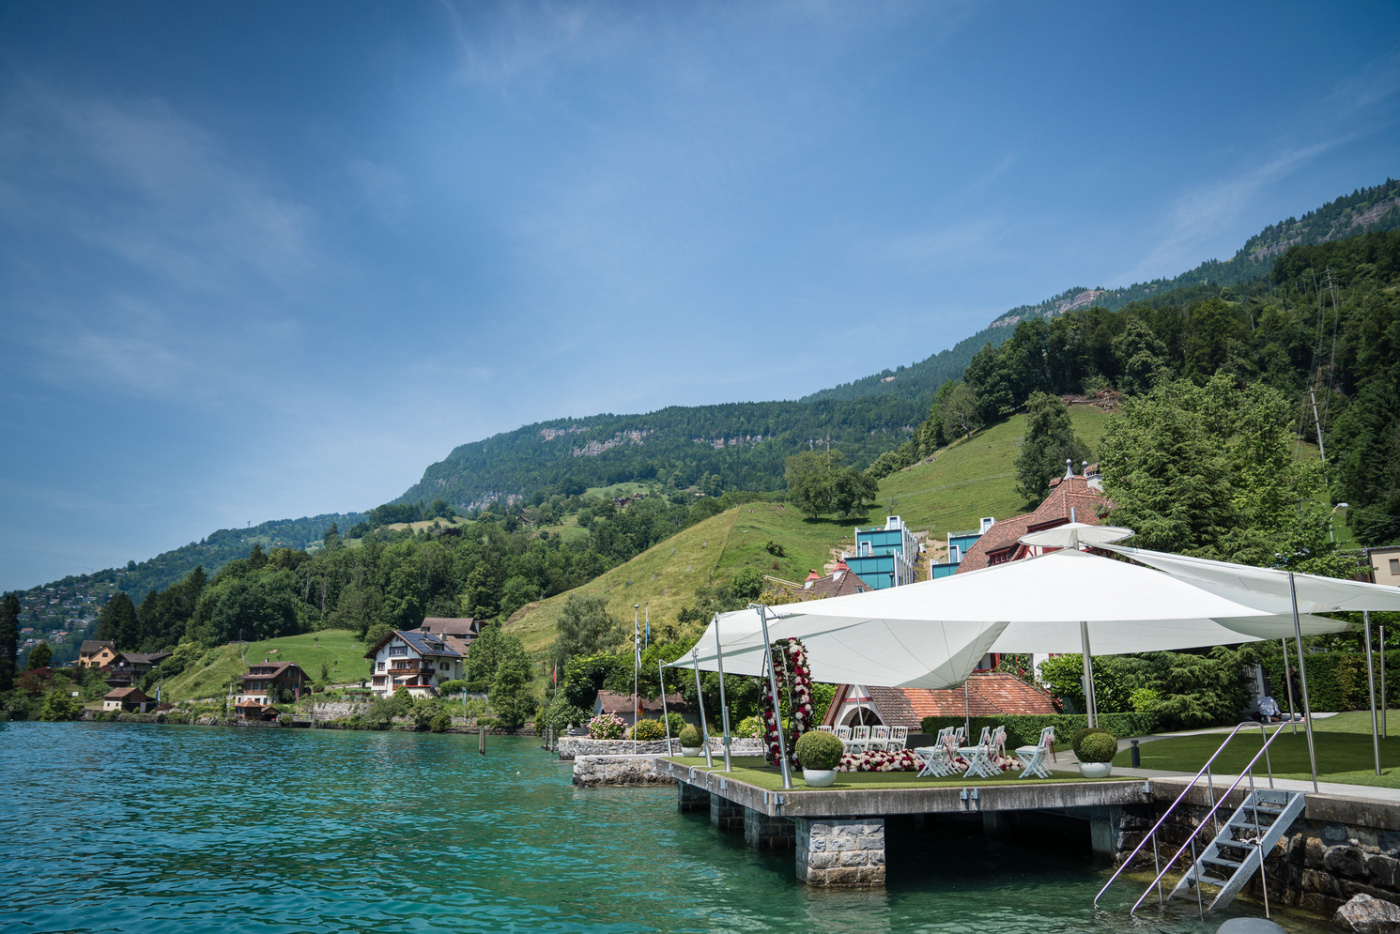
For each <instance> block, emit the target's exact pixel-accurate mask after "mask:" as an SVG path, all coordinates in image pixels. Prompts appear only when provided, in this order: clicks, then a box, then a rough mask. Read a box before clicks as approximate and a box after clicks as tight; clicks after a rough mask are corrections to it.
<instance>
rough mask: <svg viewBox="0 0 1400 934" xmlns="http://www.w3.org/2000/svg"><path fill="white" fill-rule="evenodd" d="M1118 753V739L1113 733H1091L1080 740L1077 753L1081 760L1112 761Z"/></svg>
mask: <svg viewBox="0 0 1400 934" xmlns="http://www.w3.org/2000/svg"><path fill="white" fill-rule="evenodd" d="M1117 754H1118V740H1117V739H1116V738H1114V736H1113V734H1112V733H1108V732H1103V733H1091V734H1089V735H1088V736H1086V737H1084V738H1083V739H1081V740H1080V741H1079V749H1078V751H1077V752H1076V753H1075V755H1077V756H1078V757H1079V761H1080V762H1112V761H1113V757H1114V756H1116V755H1117Z"/></svg>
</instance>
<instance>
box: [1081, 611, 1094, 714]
mask: <svg viewBox="0 0 1400 934" xmlns="http://www.w3.org/2000/svg"><path fill="white" fill-rule="evenodd" d="M1079 641H1080V642H1081V643H1083V647H1084V656H1083V657H1084V712H1085V713H1087V714H1088V715H1089V725H1090V726H1091V727H1092V726H1098V725H1099V717H1098V713H1099V711H1098V705H1097V704H1096V703H1094V663H1093V661H1092V660H1091V658H1090V656H1089V623H1088V621H1086V620H1080V621H1079Z"/></svg>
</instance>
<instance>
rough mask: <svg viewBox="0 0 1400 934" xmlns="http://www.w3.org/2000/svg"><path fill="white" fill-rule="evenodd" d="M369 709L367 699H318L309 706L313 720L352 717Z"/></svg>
mask: <svg viewBox="0 0 1400 934" xmlns="http://www.w3.org/2000/svg"><path fill="white" fill-rule="evenodd" d="M368 709H369V701H344V700H340V701H318V702H317V703H315V704H313V705H312V706H311V718H312V719H314V720H338V719H340V718H341V717H353V716H355V715H356V714H360V713H364V712H365V711H366V710H368Z"/></svg>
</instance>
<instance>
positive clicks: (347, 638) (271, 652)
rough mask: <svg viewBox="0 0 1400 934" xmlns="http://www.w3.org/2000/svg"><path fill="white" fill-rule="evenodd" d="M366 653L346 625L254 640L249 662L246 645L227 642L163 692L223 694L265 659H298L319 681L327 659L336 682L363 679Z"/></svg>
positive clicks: (171, 696)
mask: <svg viewBox="0 0 1400 934" xmlns="http://www.w3.org/2000/svg"><path fill="white" fill-rule="evenodd" d="M364 654H365V646H364V643H363V642H361V641H360V640H359V639H356V638H355V635H354V634H353V633H351V632H349V631H348V630H344V629H325V630H322V631H320V632H310V633H304V634H302V635H299V636H286V637H284V638H281V639H269V640H267V641H266V642H254V643H252V644H250V645H249V646H248V647H247V651H246V657H247V659H248V662H247V663H245V662H244V661H243V658H244V656H245V652H244V647H243V646H242V645H224V646H220V647H218V648H216V649H213V650H211V651H210V652H209V653H208V654H207V655H206V656H205V658H204V660H203V661H201V662H200V663H199V664H195V665H191V666H190V667H189V668H187V669H186V670H185V671H183V672H181V673H180V674H179V675H176V676H175V677H174V678H171V679H170V680H169V681H167V682H165V689H164V691H163V694H162V696H163V697H164V698H165V699H166V700H171V701H177V700H190V699H193V698H204V697H218V696H221V695H222V694H223V693H224V692H225V691H226V690H227V689H228V684H229V681H230V680H231V679H233V678H235V677H237V676H238V675H241V674H243V672H245V671H247V670H248V663H251V662H261V661H262V660H263V659H268V660H270V661H274V662H296V663H297V664H298V665H300V666H301V668H302V670H303V671H305V672H306V673H307V674H308V675H310V676H311V677H312V678H313V679H314V680H316V681H318V682H319V681H320V680H321V662H323V661H324V662H325V663H326V665H327V666H328V667H329V668H330V679H331V681H332V682H333V683H338V682H350V681H359V680H360V679H362V678H364V677H367V675H368V672H369V669H368V667H366V666H367V662H366V661H365V658H364Z"/></svg>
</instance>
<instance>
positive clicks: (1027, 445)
mask: <svg viewBox="0 0 1400 934" xmlns="http://www.w3.org/2000/svg"><path fill="white" fill-rule="evenodd" d="M1026 407H1027V409H1028V410H1029V412H1028V416H1027V419H1026V434H1025V437H1024V438H1022V440H1021V453H1020V455H1018V456H1017V458H1016V489H1017V490H1019V491H1020V492H1021V495H1022V496H1024V497H1025V498H1026V500H1027V502H1031V503H1039V502H1040V501H1041V500H1043V499H1044V498H1045V494H1046V493H1048V492H1050V481H1051V480H1053V479H1054V478H1055V477H1058V476H1061V475H1062V474H1063V473H1064V472H1065V461H1066V460H1071V461H1085V460H1088V458H1089V446H1088V445H1086V444H1085V443H1084V442H1083V441H1080V440H1079V438H1077V437H1076V436H1075V434H1074V425H1073V424H1071V423H1070V420H1069V409H1068V408H1066V407H1065V404H1064V403H1063V402H1061V401H1060V400H1059V397H1057V396H1052V395H1048V394H1046V393H1043V392H1037V393H1033V394H1032V395H1031V397H1030V399H1028V400H1027V401H1026Z"/></svg>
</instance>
